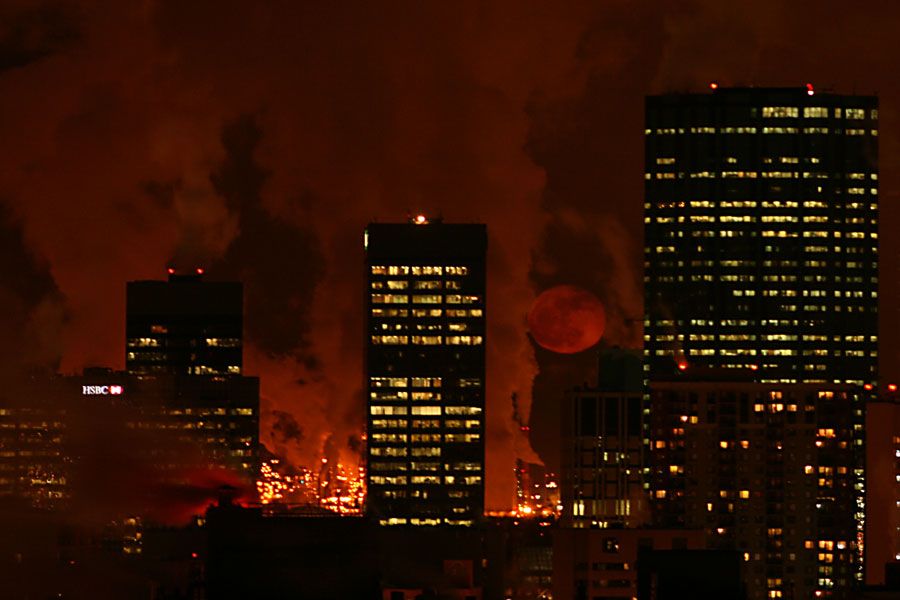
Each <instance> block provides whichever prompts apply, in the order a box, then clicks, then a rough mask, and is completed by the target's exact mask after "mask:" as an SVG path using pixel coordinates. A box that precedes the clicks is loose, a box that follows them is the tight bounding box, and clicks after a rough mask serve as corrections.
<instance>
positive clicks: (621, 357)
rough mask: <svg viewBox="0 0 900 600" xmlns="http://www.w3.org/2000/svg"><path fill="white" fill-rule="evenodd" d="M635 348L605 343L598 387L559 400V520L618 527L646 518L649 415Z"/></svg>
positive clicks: (644, 521)
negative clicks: (561, 413) (623, 347)
mask: <svg viewBox="0 0 900 600" xmlns="http://www.w3.org/2000/svg"><path fill="white" fill-rule="evenodd" d="M645 409H646V406H645V402H644V394H643V389H642V380H641V358H640V353H639V351H630V350H622V349H618V348H616V349H604V350H602V351H601V353H600V368H599V380H598V385H597V387H585V388H576V389H572V390H569V391H567V392H566V395H565V398H564V400H563V403H562V410H563V415H562V420H561V422H562V426H563V431H562V453H561V457H562V475H563V476H562V482H561V489H560V497H561V499H562V505H563V511H562V517H561V518H562V524H563V526H572V527H594V528H606V527H621V526H626V525H627V526H635V525H641V524H645V523H647V522H649V506H648V498H647V488H649V483H648V477H647V475H648V473H649V458H650V441H649V435H650V419H649V416H648V414H647V411H646V410H645Z"/></svg>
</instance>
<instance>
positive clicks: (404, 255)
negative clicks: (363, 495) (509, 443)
mask: <svg viewBox="0 0 900 600" xmlns="http://www.w3.org/2000/svg"><path fill="white" fill-rule="evenodd" d="M365 239H366V282H367V290H366V302H365V306H366V345H365V348H366V351H365V372H366V380H365V384H364V386H365V387H364V389H365V390H366V398H367V408H368V410H367V413H368V417H367V459H368V462H367V472H366V483H367V487H368V504H367V510H368V512H369V514H371V515H372V516H373V517H374V518H375V519H376V520H377V521H378V522H379V523H381V524H384V525H462V526H468V525H472V524H474V523H475V522H476V521H477V520H479V519H481V518H482V516H483V512H484V406H485V307H486V299H485V292H486V285H485V256H486V251H487V230H486V228H485V226H484V225H455V224H454V225H449V224H445V223H442V222H440V221H439V220H437V221H430V220H428V219H427V218H425V217H422V216H420V217H416V218H415V219H413V220H411V221H410V222H409V223H402V224H371V225H369V227H368V228H367V230H366V235H365Z"/></svg>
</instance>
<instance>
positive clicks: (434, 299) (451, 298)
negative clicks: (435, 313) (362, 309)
mask: <svg viewBox="0 0 900 600" xmlns="http://www.w3.org/2000/svg"><path fill="white" fill-rule="evenodd" d="M409 301H410V296H409V295H408V294H372V303H373V304H408V303H409ZM441 302H446V303H447V304H476V303H478V302H481V297H480V296H463V295H460V294H447V295H446V296H442V295H440V294H414V295H413V296H412V303H413V304H440V303H441Z"/></svg>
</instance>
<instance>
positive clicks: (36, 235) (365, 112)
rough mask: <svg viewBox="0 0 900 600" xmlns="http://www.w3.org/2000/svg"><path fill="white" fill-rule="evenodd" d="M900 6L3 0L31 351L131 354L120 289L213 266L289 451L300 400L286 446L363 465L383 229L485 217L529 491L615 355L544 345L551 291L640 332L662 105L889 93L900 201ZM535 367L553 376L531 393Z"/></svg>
mask: <svg viewBox="0 0 900 600" xmlns="http://www.w3.org/2000/svg"><path fill="white" fill-rule="evenodd" d="M885 10H887V9H885ZM891 10H895V9H893V8H891ZM890 16H891V15H889V14H885V15H884V17H885V18H882V19H878V18H875V16H874V15H873V11H869V10H864V9H862V8H861V9H860V10H854V11H847V10H846V6H845V5H844V4H838V3H837V2H825V3H818V4H816V6H815V10H810V9H809V7H808V6H805V4H804V3H802V2H801V3H793V4H790V5H784V4H783V3H776V2H761V3H760V2H755V3H747V4H738V5H734V6H732V5H729V6H728V7H725V6H723V5H721V3H714V2H711V1H709V0H702V1H700V0H696V1H685V2H675V3H667V4H666V5H665V6H660V5H659V4H658V3H647V2H635V1H625V0H617V1H614V2H604V3H599V4H598V3H588V2H584V3H581V2H573V3H566V4H565V6H553V5H548V4H547V3H539V2H535V3H529V2H525V3H522V2H505V1H500V2H496V3H490V4H461V5H460V4H452V5H451V4H442V3H426V4H423V3H404V2H398V3H389V4H372V3H352V2H351V3H339V4H333V3H332V4H324V5H323V4H320V3H296V2H266V3H250V2H235V3H225V4H223V3H220V2H212V1H206V2H204V1H200V2H189V3H188V2H176V1H171V0H157V1H150V2H142V3H122V2H114V1H112V0H108V1H101V2H77V1H64V2H44V1H39V0H13V1H11V2H6V3H4V6H3V8H2V9H0V139H3V140H4V143H3V144H2V145H0V199H2V202H3V204H4V205H5V206H6V207H7V209H8V218H4V220H3V222H4V223H6V224H11V225H8V226H9V227H12V231H14V232H17V233H16V234H15V235H16V236H18V237H17V238H16V239H18V240H19V241H18V242H16V243H15V244H14V246H13V248H12V249H11V250H9V251H8V254H9V256H21V257H23V258H22V260H21V261H18V260H12V261H10V262H9V263H6V262H5V261H6V257H5V256H4V258H3V259H2V261H3V262H0V267H2V268H9V269H10V276H9V277H6V276H4V277H3V280H2V282H0V308H8V314H9V315H15V316H10V317H9V322H10V323H12V324H13V326H11V327H10V328H9V329H7V331H9V332H10V334H9V335H10V336H11V339H13V340H14V341H13V342H12V344H11V345H12V346H15V345H16V344H20V345H25V343H26V341H28V343H31V344H33V345H34V346H35V347H34V350H33V351H32V352H31V356H33V357H34V360H35V361H37V362H41V363H44V364H47V365H49V366H50V367H51V368H54V367H55V366H56V364H57V362H58V365H59V368H60V369H61V370H63V371H65V372H71V371H74V370H77V369H80V368H81V367H83V366H84V365H89V364H105V365H110V366H113V367H121V366H122V363H123V358H124V356H123V355H124V351H123V338H124V318H123V312H124V285H123V284H124V282H125V281H128V280H135V279H154V278H161V276H162V274H163V273H164V268H165V265H166V264H167V263H168V262H170V261H174V262H176V263H178V264H180V265H186V266H193V265H197V264H200V263H202V264H204V265H206V266H207V267H208V269H209V272H210V276H211V277H213V278H228V279H233V278H239V279H241V280H243V281H244V282H245V284H246V285H245V289H246V294H247V298H246V306H247V315H246V329H247V337H248V344H247V347H246V357H245V366H246V371H247V372H248V373H251V374H259V375H260V377H261V385H262V391H261V393H262V399H263V423H262V431H261V435H262V438H263V440H264V441H265V443H266V444H269V445H275V443H276V441H275V440H276V438H277V436H278V435H280V434H279V433H278V430H277V429H276V426H278V424H279V423H280V422H281V421H279V417H278V416H277V415H278V414H285V415H290V416H291V417H292V418H293V419H294V420H295V421H296V423H297V424H298V425H299V427H300V428H301V429H302V431H303V435H302V437H300V438H297V437H293V438H290V441H289V442H283V445H284V450H285V452H286V453H287V455H288V457H289V458H290V460H292V461H295V462H297V463H301V464H309V463H310V461H312V460H316V459H318V458H319V457H320V456H321V455H322V453H323V451H324V450H325V446H326V441H327V440H329V439H331V440H332V442H330V444H329V452H330V453H332V454H334V453H335V452H336V453H337V454H344V455H345V457H344V459H345V460H348V461H349V460H350V459H351V458H352V456H353V454H354V453H355V450H353V449H351V448H350V447H349V444H348V443H347V440H348V439H351V438H352V436H358V435H359V433H360V432H361V429H362V425H363V420H364V419H363V413H362V407H363V406H364V401H363V397H362V392H361V390H362V373H361V364H362V298H363V287H362V286H363V283H362V282H363V269H362V265H363V264H364V263H363V259H364V256H363V248H362V231H363V229H364V228H365V225H366V224H367V223H368V222H370V221H372V220H381V221H398V220H402V219H403V218H404V217H405V216H406V215H407V214H408V213H410V212H418V211H424V212H427V213H432V214H442V215H443V216H444V218H445V219H446V220H447V221H448V222H483V223H487V225H488V229H489V235H490V242H489V257H488V261H489V274H490V275H489V281H488V304H489V311H488V319H489V323H488V326H489V331H488V340H489V346H488V373H489V375H488V377H489V379H488V400H487V402H488V440H487V446H488V505H489V506H490V507H496V508H504V507H507V506H509V505H510V504H511V502H512V497H513V490H514V477H513V464H514V458H515V457H516V456H519V457H521V458H524V459H525V460H530V461H534V462H538V461H540V460H541V458H543V459H544V460H549V461H550V462H551V463H552V462H554V461H553V454H554V452H555V450H554V448H553V443H554V442H553V440H554V439H555V438H556V434H557V432H558V428H554V427H555V425H554V422H555V418H556V416H555V415H556V412H557V411H556V405H557V403H558V401H559V397H560V396H559V393H560V391H561V390H562V389H564V388H565V387H567V386H571V385H572V384H578V383H581V382H582V381H583V380H584V379H585V378H584V377H582V375H584V374H585V373H587V370H589V369H590V367H589V365H590V364H593V363H594V362H595V361H594V359H593V358H591V357H590V356H584V357H575V358H573V359H572V360H574V361H575V362H577V363H578V364H579V365H581V366H577V367H572V368H570V367H571V365H567V363H564V362H563V363H561V362H559V360H560V359H559V357H555V356H550V355H548V354H546V353H542V352H541V351H537V353H536V351H535V349H534V348H532V346H531V344H530V343H529V341H528V339H527V336H526V332H525V326H524V317H525V314H526V313H527V311H528V308H529V306H530V303H531V301H532V299H533V298H534V296H535V292H536V291H540V290H541V289H543V288H544V287H547V286H550V285H554V284H557V283H567V284H574V285H579V286H581V287H584V288H586V289H589V290H591V291H592V292H594V293H595V294H597V296H598V297H599V298H600V299H601V300H602V301H603V302H604V303H605V304H606V306H607V310H608V312H609V314H610V323H609V334H608V335H609V338H608V340H607V341H608V342H609V343H617V344H621V345H629V346H630V345H634V344H637V343H639V341H640V327H639V325H638V324H637V323H635V322H634V321H632V319H633V318H636V317H638V316H639V315H640V314H641V313H642V306H641V293H640V276H641V275H640V261H641V219H640V216H641V210H642V199H641V197H642V182H643V178H642V165H643V138H642V130H643V101H642V99H643V97H644V95H646V94H648V93H656V92H660V91H665V90H677V89H702V88H703V87H704V86H705V85H706V82H708V81H709V80H710V79H717V80H718V81H719V82H720V83H721V84H723V85H729V84H735V83H746V84H765V85H795V84H797V83H802V82H805V81H819V82H823V84H824V85H826V86H827V85H829V84H834V86H835V87H836V88H837V89H838V90H839V91H845V92H852V91H854V90H856V91H860V92H872V91H876V90H877V91H880V92H881V98H882V111H881V115H882V136H881V137H880V140H881V143H882V155H883V157H884V158H883V161H882V174H881V175H882V176H881V184H882V189H884V190H890V189H892V188H894V187H895V186H896V175H897V172H898V168H900V165H898V161H900V158H898V153H897V147H898V144H897V136H898V135H900V133H897V132H900V129H898V128H897V127H895V125H896V121H897V111H896V102H897V99H898V94H900V85H898V84H897V83H896V81H895V78H894V76H893V74H894V73H895V72H896V70H897V69H896V67H897V65H896V64H895V63H896V62H897V61H898V60H900V59H898V58H897V57H896V53H893V52H885V51H884V49H883V47H881V46H879V45H878V42H877V40H879V39H881V38H883V37H885V36H887V38H888V39H889V38H890V34H891V31H890V27H889V25H888V24H890V23H892V22H893V21H892V19H891V18H888V17H890ZM894 16H896V15H894ZM873 28H874V29H875V30H878V31H874V30H873ZM797 31H803V32H804V35H803V36H802V37H798V36H797V35H796V32H797ZM879 31H880V33H879ZM838 42H839V43H838ZM882 221H883V222H884V223H885V226H886V227H887V228H888V230H890V227H891V226H892V224H893V223H894V222H895V221H896V209H895V208H893V207H888V206H885V209H884V211H883V213H882ZM4 226H7V225H4ZM883 244H884V245H885V249H884V250H883V251H882V256H883V257H885V258H884V268H885V269H887V270H890V269H895V268H896V267H897V264H896V258H895V257H894V254H896V253H895V252H892V251H891V249H890V247H889V246H890V245H891V244H894V242H893V241H892V240H889V239H885V240H884V241H883ZM4 253H7V251H6V250H4ZM3 265H7V266H3ZM23 281H28V282H32V283H28V284H25V283H23ZM34 282H36V283H34ZM22 285H26V287H27V286H31V285H35V286H36V288H35V289H37V290H38V292H29V291H27V290H25V291H23V289H24V288H20V287H17V286H22ZM886 285H894V284H886ZM894 294H896V290H894V289H893V288H888V289H886V290H883V291H882V296H885V295H887V296H888V297H893V295H894ZM3 318H6V317H3ZM28 323H32V324H31V325H23V324H28ZM886 323H887V324H888V325H894V326H895V325H896V323H897V319H896V316H895V315H894V314H893V313H891V316H889V317H888V318H887V321H886ZM894 329H896V327H892V328H890V329H888V328H886V329H885V331H886V332H887V331H893V330H894ZM882 337H883V339H886V338H885V336H882ZM15 340H18V341H15ZM536 356H537V358H535V357H536ZM882 356H883V357H885V356H890V358H884V360H890V361H893V362H892V363H891V364H893V363H895V362H896V358H897V357H896V356H893V355H891V354H890V353H882ZM539 367H540V370H541V373H542V376H546V375H549V374H554V375H553V382H552V385H550V384H547V385H545V384H546V383H547V382H546V381H545V382H541V381H540V380H539V381H538V384H537V385H536V388H535V403H534V404H533V403H532V383H533V381H534V378H535V375H536V373H538V369H539ZM514 392H515V393H517V394H518V396H517V399H518V400H517V401H518V404H519V413H520V417H521V419H522V421H523V422H524V423H532V422H533V424H534V426H533V427H532V428H531V440H532V441H534V442H535V445H536V446H538V448H539V449H540V451H541V456H540V457H538V456H537V455H535V454H534V453H533V451H532V450H531V448H530V445H529V440H528V439H527V438H525V437H524V436H523V434H522V432H521V431H520V427H518V426H517V425H516V424H515V423H514V422H513V419H512V418H511V416H510V409H509V402H510V398H511V394H512V393H514ZM532 406H533V408H532ZM532 412H533V413H534V415H535V417H539V418H532V416H531V415H532ZM544 417H547V418H544ZM548 466H552V465H548Z"/></svg>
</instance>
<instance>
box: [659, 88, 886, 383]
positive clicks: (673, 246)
mask: <svg viewBox="0 0 900 600" xmlns="http://www.w3.org/2000/svg"><path fill="white" fill-rule="evenodd" d="M711 87H712V88H714V89H712V91H711V92H710V93H705V94H669V95H663V96H653V97H649V98H648V99H647V104H646V130H645V134H646V173H645V178H646V182H645V183H646V188H645V191H646V197H645V200H644V202H645V204H644V209H645V213H644V214H645V216H644V223H645V239H646V242H645V244H646V247H645V254H644V260H645V263H644V267H645V278H644V280H645V298H646V302H645V306H646V308H645V322H644V334H645V338H644V339H645V355H646V358H647V363H648V365H649V377H650V379H659V378H660V377H662V378H667V377H669V376H670V375H671V374H672V373H673V371H675V370H676V369H677V368H678V367H679V366H682V367H684V366H687V365H688V364H692V365H694V364H700V365H709V366H715V367H720V368H725V369H729V368H732V369H746V368H751V369H754V370H756V378H757V379H758V380H760V381H778V382H784V383H788V382H848V383H857V384H862V383H864V382H874V381H875V380H876V378H877V363H878V359H877V341H878V340H877V335H878V327H877V324H878V314H877V304H878V300H877V294H878V101H877V98H875V97H873V96H842V95H836V94H832V93H822V92H820V91H816V90H814V89H813V88H812V86H807V87H805V88H797V89H793V88H786V89H765V88H735V89H724V88H720V87H718V86H711Z"/></svg>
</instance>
